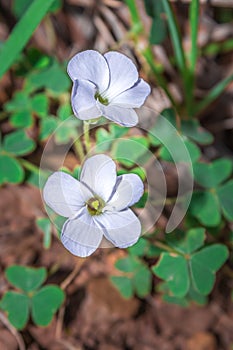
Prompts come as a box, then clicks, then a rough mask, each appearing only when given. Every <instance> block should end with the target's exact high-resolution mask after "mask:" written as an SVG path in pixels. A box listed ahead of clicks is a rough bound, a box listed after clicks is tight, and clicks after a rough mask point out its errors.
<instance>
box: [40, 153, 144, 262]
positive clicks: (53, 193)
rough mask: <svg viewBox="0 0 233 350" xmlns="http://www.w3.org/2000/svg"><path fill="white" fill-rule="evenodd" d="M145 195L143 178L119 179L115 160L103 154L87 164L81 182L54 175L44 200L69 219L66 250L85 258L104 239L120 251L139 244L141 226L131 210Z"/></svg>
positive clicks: (64, 238)
mask: <svg viewBox="0 0 233 350" xmlns="http://www.w3.org/2000/svg"><path fill="white" fill-rule="evenodd" d="M143 191H144V187H143V183H142V181H141V179H140V178H139V176H137V175H135V174H126V175H121V176H117V175H116V165H115V163H114V162H113V160H112V159H111V158H110V157H108V156H106V155H103V154H99V155H95V156H92V157H90V158H89V159H87V160H86V161H85V163H84V165H83V167H82V171H81V175H80V181H78V180H76V179H74V178H73V177H72V176H70V175H68V174H66V173H64V172H55V173H54V174H52V175H51V176H50V177H49V178H48V180H47V182H46V184H45V187H44V190H43V196H44V200H45V202H46V204H47V205H48V206H49V207H50V208H52V209H53V210H54V211H55V212H56V213H57V214H59V215H62V216H65V217H68V218H69V219H68V220H67V221H66V222H65V223H64V225H63V228H62V234H61V241H62V243H63V244H64V246H65V247H66V248H67V249H68V250H69V251H70V252H71V253H72V254H74V255H77V256H81V257H85V256H89V255H90V254H92V253H93V252H94V251H95V250H96V249H97V248H98V247H99V245H100V243H101V241H102V238H103V236H105V238H107V239H108V240H109V241H110V242H111V243H112V244H113V245H114V246H116V247H120V248H126V247H129V246H131V245H133V244H134V243H136V242H137V240H138V239H139V237H140V233H141V224H140V221H139V219H138V218H137V217H136V215H135V214H134V213H133V211H132V210H131V209H129V207H130V206H132V205H133V204H134V203H136V202H137V201H138V200H139V199H140V197H141V196H142V194H143Z"/></svg>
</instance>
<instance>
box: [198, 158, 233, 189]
mask: <svg viewBox="0 0 233 350" xmlns="http://www.w3.org/2000/svg"><path fill="white" fill-rule="evenodd" d="M232 168H233V163H232V161H230V160H229V159H224V158H221V159H217V160H215V161H214V162H212V163H210V164H206V163H196V164H195V165H194V167H193V172H194V178H195V181H196V182H197V183H198V184H199V185H201V186H202V187H205V188H216V187H217V186H218V185H219V184H221V183H222V182H223V181H224V180H226V179H227V178H228V177H229V176H230V175H231V173H232Z"/></svg>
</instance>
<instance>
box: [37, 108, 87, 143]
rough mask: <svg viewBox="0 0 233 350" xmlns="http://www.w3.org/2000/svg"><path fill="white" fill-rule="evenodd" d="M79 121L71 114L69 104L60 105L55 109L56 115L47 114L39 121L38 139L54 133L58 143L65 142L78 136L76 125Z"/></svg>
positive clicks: (43, 138)
mask: <svg viewBox="0 0 233 350" xmlns="http://www.w3.org/2000/svg"><path fill="white" fill-rule="evenodd" d="M79 125H80V121H79V120H78V119H77V118H75V117H73V116H72V111H71V108H70V105H69V104H65V105H63V106H61V107H60V108H59V109H58V111H57V117H54V116H48V117H47V118H43V119H41V121H40V134H39V137H40V140H42V141H44V140H46V139H47V138H48V137H50V136H51V134H52V133H54V139H55V142H56V143H57V144H58V145H62V144H67V143H68V142H69V141H71V140H75V139H77V138H78V137H79V133H78V129H77V128H78V126H79Z"/></svg>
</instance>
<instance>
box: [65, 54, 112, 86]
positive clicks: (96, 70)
mask: <svg viewBox="0 0 233 350" xmlns="http://www.w3.org/2000/svg"><path fill="white" fill-rule="evenodd" d="M67 70H68V74H69V76H70V77H71V79H72V80H73V81H74V80H77V79H78V80H79V79H82V80H89V81H91V82H92V83H94V84H95V85H96V86H97V87H98V89H99V91H100V92H101V91H104V90H105V89H107V87H108V84H109V68H108V64H107V62H106V60H105V59H104V57H103V56H102V55H101V54H100V53H99V52H98V51H94V50H86V51H83V52H80V53H78V54H77V55H75V56H74V57H73V58H71V60H70V61H69V63H68V67H67Z"/></svg>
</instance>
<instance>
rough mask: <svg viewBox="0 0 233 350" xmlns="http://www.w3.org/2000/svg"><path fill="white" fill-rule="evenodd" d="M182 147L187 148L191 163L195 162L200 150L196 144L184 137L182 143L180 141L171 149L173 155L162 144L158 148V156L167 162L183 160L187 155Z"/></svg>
mask: <svg viewBox="0 0 233 350" xmlns="http://www.w3.org/2000/svg"><path fill="white" fill-rule="evenodd" d="M184 147H186V148H187V151H188V153H189V156H190V159H191V161H192V163H195V162H196V161H197V160H198V159H199V158H200V156H201V152H200V149H199V148H198V146H197V145H195V144H194V143H193V142H192V141H189V140H187V139H184V141H183V144H182V143H180V144H179V147H177V148H176V149H172V151H173V155H171V154H170V152H169V151H168V149H167V148H166V147H165V146H162V147H161V148H160V150H159V156H160V157H161V158H162V159H163V160H166V161H168V162H174V161H175V162H185V161H186V160H187V155H186V153H184V151H183V149H184ZM172 156H173V157H174V159H173V157H172Z"/></svg>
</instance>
